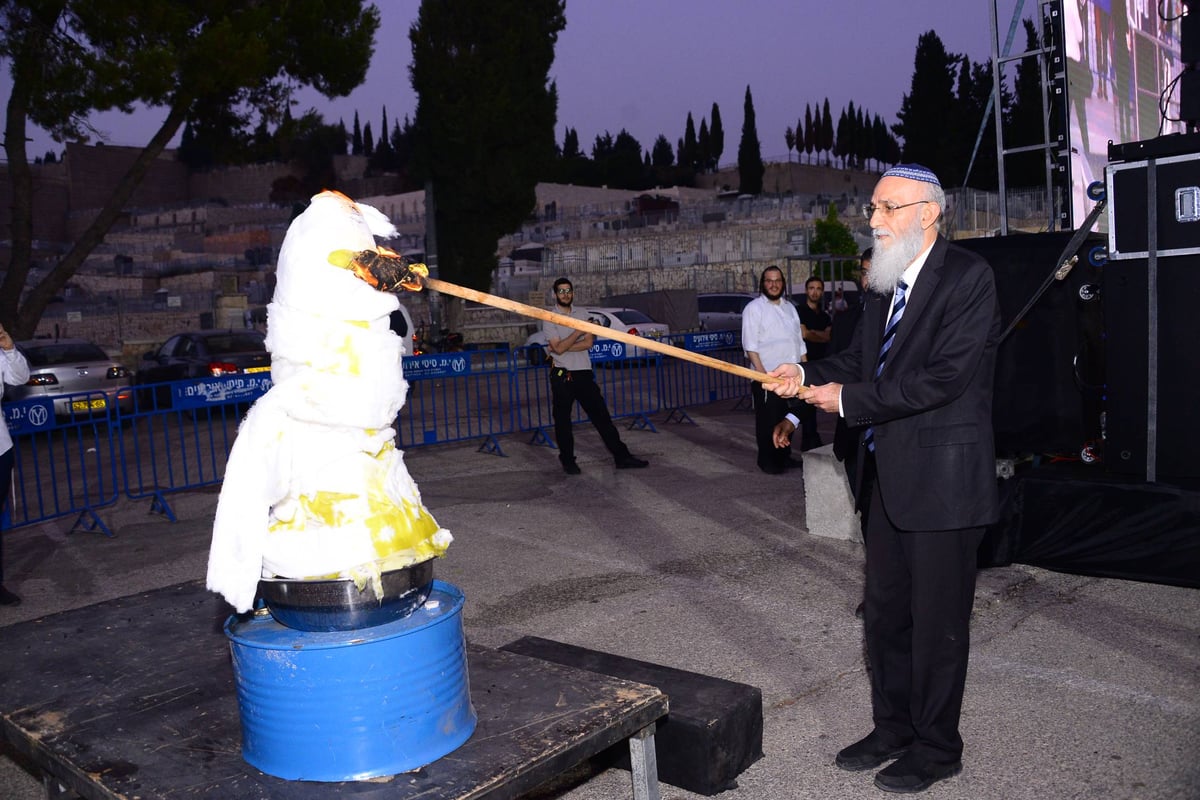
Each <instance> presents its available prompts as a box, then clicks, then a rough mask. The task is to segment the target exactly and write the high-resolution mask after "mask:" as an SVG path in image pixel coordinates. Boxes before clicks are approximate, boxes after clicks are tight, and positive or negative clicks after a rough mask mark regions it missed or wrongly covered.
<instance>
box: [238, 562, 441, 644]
mask: <svg viewBox="0 0 1200 800" xmlns="http://www.w3.org/2000/svg"><path fill="white" fill-rule="evenodd" d="M381 579H382V583H383V597H382V598H380V597H378V596H376V594H375V590H374V589H372V588H371V585H370V584H369V583H368V584H367V585H366V586H364V587H363V588H362V590H359V588H358V587H357V586H355V585H354V581H350V580H314V581H305V580H292V579H288V578H263V579H262V580H261V581H259V583H258V593H259V596H260V597H262V599H263V601H264V602H265V603H266V606H267V608H268V609H269V610H270V612H271V616H272V617H274V618H275V619H276V621H278V622H279V623H280V624H281V625H286V626H287V627H289V628H295V629H296V630H301V631H349V630H354V629H356V628H370V627H373V626H375V625H384V624H386V623H388V622H392V621H393V620H397V619H403V618H404V617H407V616H408V615H409V614H411V613H412V612H413V611H415V610H416V609H418V608H420V607H421V605H422V604H424V602H425V601H426V600H427V599H428V598H429V592H430V590H431V588H432V586H433V559H428V560H426V561H422V562H420V563H417V564H412V565H410V566H407V567H403V568H401V569H395V570H390V571H388V572H385V573H383V574H382V576H381Z"/></svg>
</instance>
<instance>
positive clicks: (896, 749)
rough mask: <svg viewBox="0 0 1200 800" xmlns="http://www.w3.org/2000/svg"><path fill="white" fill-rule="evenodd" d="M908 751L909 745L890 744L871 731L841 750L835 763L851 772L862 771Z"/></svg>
mask: <svg viewBox="0 0 1200 800" xmlns="http://www.w3.org/2000/svg"><path fill="white" fill-rule="evenodd" d="M907 752H908V745H906V744H898V745H897V744H888V743H887V742H885V741H884V740H883V738H882V737H881V736H880V735H879V734H878V733H876V732H875V731H871V732H870V733H868V734H867V735H866V736H865V737H864V738H862V739H860V740H858V741H857V742H855V743H854V744H852V745H850V746H849V747H847V748H845V749H843V750H841V751H840V752H839V753H838V754H837V758H836V759H834V762H833V763H835V764H837V765H838V766H839V767H841V768H842V769H845V770H849V771H850V772H861V771H862V770H864V769H874V768H875V767H878V766H879V765H880V764H882V763H883V762H885V761H891V760H892V759H893V758H899V757H900V756H902V755H904V754H905V753H907Z"/></svg>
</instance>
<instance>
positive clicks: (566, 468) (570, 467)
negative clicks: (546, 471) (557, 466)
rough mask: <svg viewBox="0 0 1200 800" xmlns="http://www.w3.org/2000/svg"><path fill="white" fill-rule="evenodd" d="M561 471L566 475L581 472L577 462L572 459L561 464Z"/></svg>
mask: <svg viewBox="0 0 1200 800" xmlns="http://www.w3.org/2000/svg"><path fill="white" fill-rule="evenodd" d="M563 472H565V473H567V474H568V475H578V474H579V473H580V472H582V470H580V469H579V465H578V464H576V463H575V462H574V461H572V462H571V463H569V464H563Z"/></svg>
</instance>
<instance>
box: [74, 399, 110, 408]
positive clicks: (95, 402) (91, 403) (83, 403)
mask: <svg viewBox="0 0 1200 800" xmlns="http://www.w3.org/2000/svg"><path fill="white" fill-rule="evenodd" d="M107 407H108V403H107V401H106V400H105V399H104V398H103V397H96V398H93V399H91V400H72V401H71V410H72V411H103V410H104V409H105V408H107Z"/></svg>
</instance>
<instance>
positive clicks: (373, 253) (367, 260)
mask: <svg viewBox="0 0 1200 800" xmlns="http://www.w3.org/2000/svg"><path fill="white" fill-rule="evenodd" d="M327 260H328V261H329V263H330V264H332V265H333V266H335V267H341V268H343V269H348V270H350V271H351V272H353V273H354V275H355V277H357V278H359V279H360V280H362V281H363V282H365V283H366V284H367V285H368V286H371V287H373V288H375V289H379V290H380V291H384V292H391V291H395V290H397V289H406V290H407V291H410V292H419V291H421V290H422V289H424V288H425V284H424V282H423V279H424V278H426V277H428V276H429V268H428V267H427V266H425V265H424V264H420V263H410V262H409V261H408V260H407V259H406V258H405V257H404V256H402V255H400V254H399V253H397V252H396V251H394V250H389V249H388V248H386V247H380V248H378V249H377V250H360V251H358V252H357V253H356V252H354V251H352V250H334V251H333V252H332V253H330V254H329V257H328V259H327Z"/></svg>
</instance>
